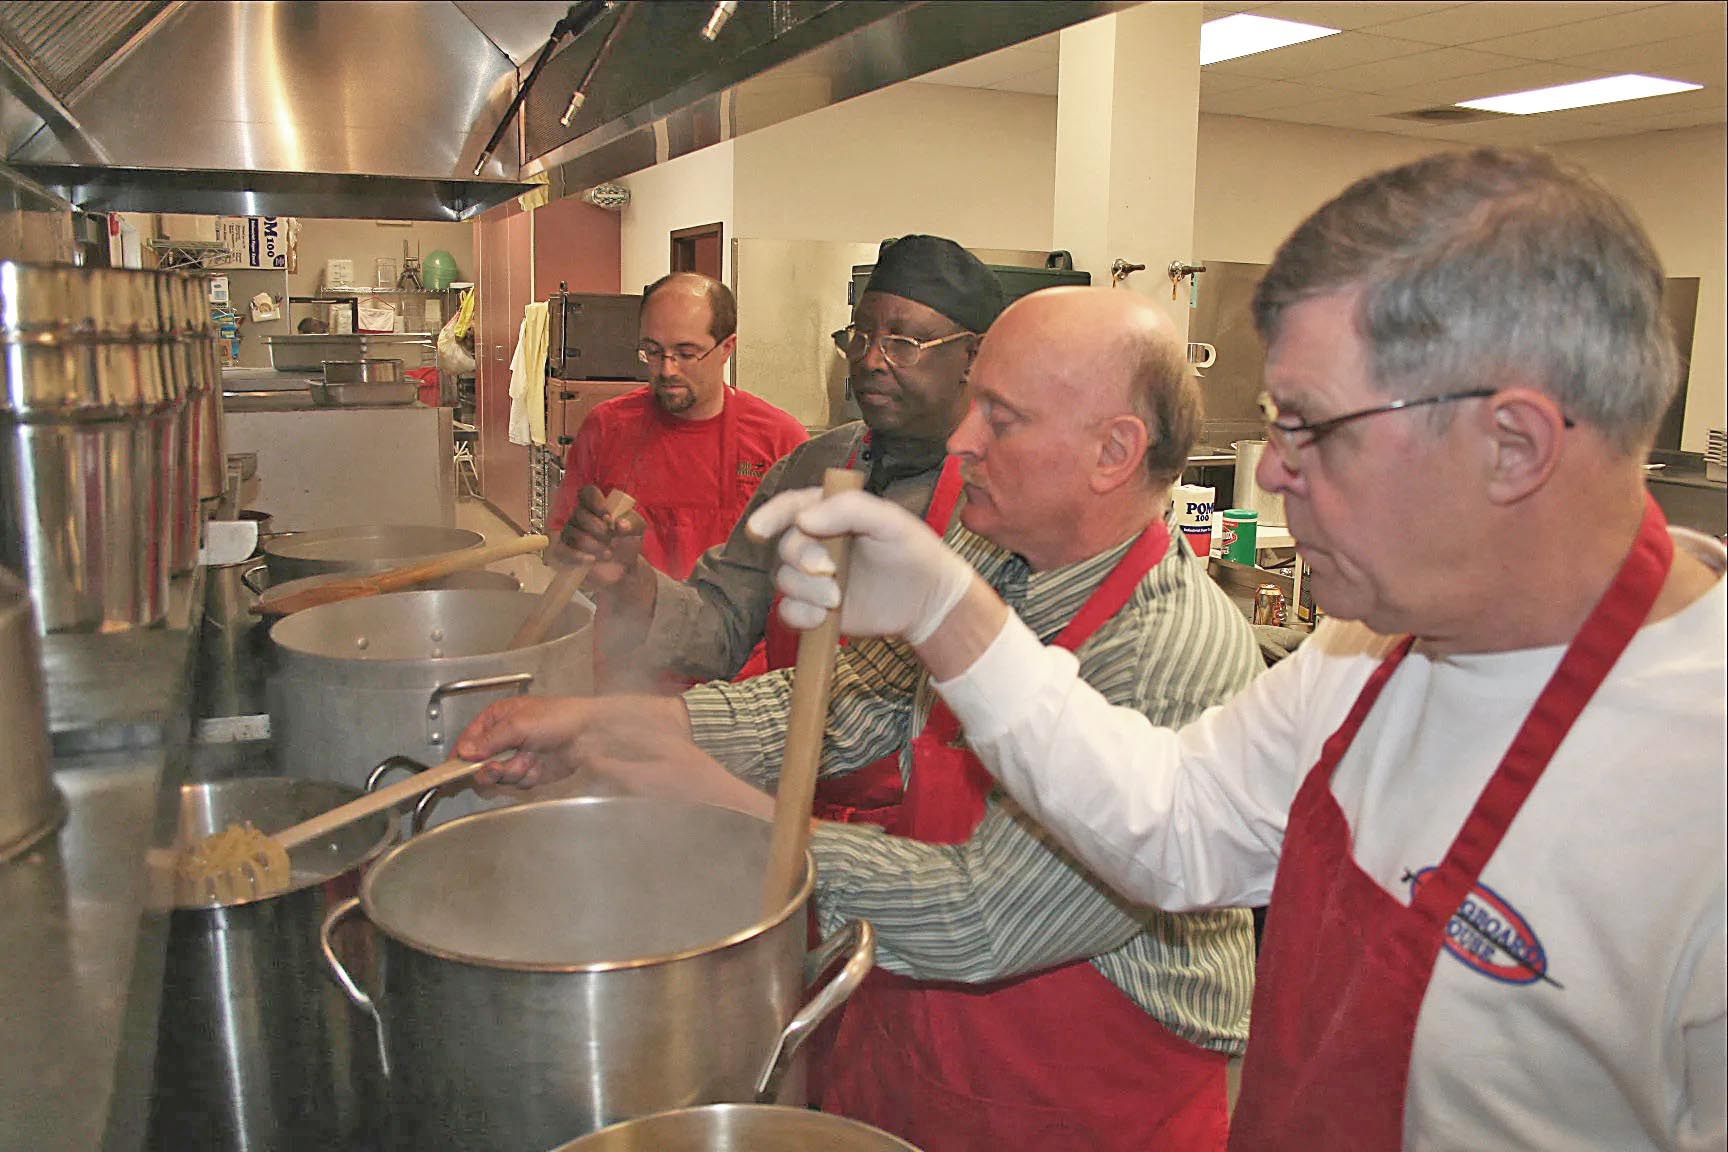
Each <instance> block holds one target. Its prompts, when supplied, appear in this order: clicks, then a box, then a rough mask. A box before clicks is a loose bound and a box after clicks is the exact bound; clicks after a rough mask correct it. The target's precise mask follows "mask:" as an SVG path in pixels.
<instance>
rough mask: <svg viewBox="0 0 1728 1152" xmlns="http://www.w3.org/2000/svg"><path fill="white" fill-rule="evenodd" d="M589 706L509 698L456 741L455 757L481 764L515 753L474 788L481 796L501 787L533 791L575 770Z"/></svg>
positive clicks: (483, 773)
mask: <svg viewBox="0 0 1728 1152" xmlns="http://www.w3.org/2000/svg"><path fill="white" fill-rule="evenodd" d="M593 707H594V701H591V700H577V699H571V698H568V697H557V696H512V697H510V698H509V699H508V700H500V701H498V702H497V703H496V704H492V705H490V706H489V707H488V708H487V709H486V710H485V711H484V712H482V713H480V715H478V716H476V717H475V718H474V722H473V723H472V724H470V725H468V727H467V728H466V729H464V730H463V732H462V735H461V736H459V737H457V739H456V755H458V756H460V757H462V758H463V759H464V760H470V761H472V760H485V759H489V758H490V757H493V756H498V755H501V754H502V753H505V752H508V751H509V750H510V749H512V748H514V749H515V750H516V755H514V756H512V757H510V759H508V760H502V761H498V762H496V763H491V764H488V765H486V767H484V768H482V769H480V771H479V772H478V773H477V774H476V775H475V777H474V781H473V786H474V789H475V791H477V792H480V793H481V795H487V794H489V793H490V791H491V790H492V789H493V788H494V787H496V786H498V785H502V786H504V787H508V788H533V787H535V786H536V785H539V784H546V783H549V782H551V781H553V780H562V779H563V778H564V777H566V776H568V775H570V774H571V773H572V772H574V771H575V770H576V767H577V762H576V757H575V755H574V752H575V747H576V741H577V739H578V738H579V737H580V736H581V735H582V732H583V730H584V728H586V727H587V725H588V723H589V721H590V720H591V718H592V717H591V712H592V710H593Z"/></svg>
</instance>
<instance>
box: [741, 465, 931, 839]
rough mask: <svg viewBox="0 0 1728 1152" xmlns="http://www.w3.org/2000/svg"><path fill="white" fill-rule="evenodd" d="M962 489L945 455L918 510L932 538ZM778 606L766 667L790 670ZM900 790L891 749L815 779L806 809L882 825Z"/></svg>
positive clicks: (794, 654) (794, 643)
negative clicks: (932, 488)
mask: <svg viewBox="0 0 1728 1152" xmlns="http://www.w3.org/2000/svg"><path fill="white" fill-rule="evenodd" d="M868 441H869V433H865V442H866V443H868ZM857 460H858V453H857V451H856V450H854V451H853V453H852V455H851V457H850V458H849V459H848V460H847V461H846V467H847V468H851V467H852V466H853V465H854V464H856V463H857ZM962 487H964V484H963V482H962V481H961V478H960V458H959V457H958V456H950V457H948V459H947V460H945V461H943V463H942V474H941V475H940V476H939V477H937V480H936V491H935V494H934V495H932V496H931V498H930V507H929V508H928V509H926V510H925V512H924V523H926V524H928V525H930V527H931V528H932V529H933V530H934V531H935V532H936V534H937V535H938V536H941V535H944V534H945V533H947V531H948V522H949V521H950V520H952V519H953V518H954V508H955V505H957V504H958V503H959V502H960V489H961V488H962ZM779 605H780V598H779V597H778V596H776V597H775V598H774V605H773V607H772V608H770V609H769V613H768V630H767V635H766V648H767V654H768V668H769V669H770V670H772V669H775V668H790V667H792V665H793V664H794V663H796V662H797V659H798V636H799V633H798V631H797V630H796V629H793V628H789V627H787V626H786V624H785V623H784V622H782V621H781V619H780V611H779ZM904 790H905V783H904V781H903V780H902V779H901V776H900V756H899V754H898V753H895V754H893V755H891V756H884V757H882V758H881V759H880V760H875V761H872V762H871V763H869V764H866V765H864V767H862V768H859V769H858V770H856V771H854V772H848V773H847V774H846V775H844V776H836V777H832V778H830V779H827V780H819V781H817V783H816V798H815V803H814V804H813V806H812V810H811V812H812V815H814V816H815V817H816V819H818V820H838V821H841V822H842V823H846V824H876V825H879V826H881V827H883V828H886V827H888V826H889V822H890V821H892V820H893V819H894V813H895V812H896V811H898V808H899V804H900V797H901V795H902V794H903V792H904Z"/></svg>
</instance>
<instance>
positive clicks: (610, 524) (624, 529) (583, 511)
mask: <svg viewBox="0 0 1728 1152" xmlns="http://www.w3.org/2000/svg"><path fill="white" fill-rule="evenodd" d="M645 531H647V521H646V520H644V519H643V518H642V517H641V516H639V515H638V514H636V513H635V512H626V513H625V514H624V515H622V516H616V517H614V516H609V515H607V514H606V497H605V494H604V493H602V492H601V491H600V489H598V488H596V487H594V485H592V484H590V485H588V486H587V487H586V488H583V489H582V491H581V492H579V493H578V494H577V498H576V507H575V509H574V510H573V511H572V512H571V513H570V519H569V520H568V521H566V522H565V524H564V530H563V532H562V533H560V534H559V537H558V543H559V545H560V547H559V548H558V549H555V550H554V551H553V552H552V558H553V559H554V560H557V561H561V562H563V563H565V564H570V563H574V562H575V560H576V558H577V557H579V556H592V557H594V568H593V570H592V571H591V572H590V573H589V575H588V583H589V585H590V586H592V587H596V588H610V587H611V586H613V585H614V584H617V583H619V582H620V581H621V580H623V579H624V578H625V577H626V576H627V575H628V574H629V573H630V571H631V570H632V569H633V568H635V567H636V562H637V558H638V557H640V556H641V554H642V534H643V533H644V532H645Z"/></svg>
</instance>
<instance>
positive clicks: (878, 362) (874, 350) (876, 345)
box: [858, 336, 891, 372]
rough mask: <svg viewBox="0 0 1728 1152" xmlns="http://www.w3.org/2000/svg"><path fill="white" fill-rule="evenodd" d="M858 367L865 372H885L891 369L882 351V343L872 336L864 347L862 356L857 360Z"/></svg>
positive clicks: (885, 354) (886, 355)
mask: <svg viewBox="0 0 1728 1152" xmlns="http://www.w3.org/2000/svg"><path fill="white" fill-rule="evenodd" d="M858 367H860V368H862V369H863V370H864V371H866V372H887V371H889V369H890V368H891V365H890V364H889V363H888V354H887V353H886V352H883V351H882V341H881V339H880V338H879V337H875V336H872V337H871V338H870V342H869V343H868V344H866V345H864V355H863V356H860V357H859V358H858Z"/></svg>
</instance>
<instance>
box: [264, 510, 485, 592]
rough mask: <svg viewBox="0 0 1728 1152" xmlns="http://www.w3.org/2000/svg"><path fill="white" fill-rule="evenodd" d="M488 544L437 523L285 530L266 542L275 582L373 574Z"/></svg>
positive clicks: (462, 530)
mask: <svg viewBox="0 0 1728 1152" xmlns="http://www.w3.org/2000/svg"><path fill="white" fill-rule="evenodd" d="M485 542H486V539H485V537H483V536H481V535H480V533H478V532H470V531H468V530H467V529H466V528H444V527H439V526H432V525H414V524H398V525H388V526H381V525H363V526H359V527H353V528H320V529H317V530H315V531H311V532H284V533H282V534H281V535H279V536H276V537H274V538H273V539H271V540H268V541H266V542H265V544H264V549H263V551H264V563H265V564H266V565H267V566H268V568H269V570H270V583H271V585H272V586H275V585H278V584H286V583H287V582H288V581H290V580H298V579H300V578H301V577H303V576H323V575H326V574H328V573H331V572H347V573H351V574H352V573H370V572H382V571H384V570H385V569H387V568H398V567H401V566H402V565H404V564H412V563H413V562H414V561H416V560H425V559H428V558H430V557H433V556H438V555H441V554H442V553H445V552H456V551H459V550H461V549H463V548H478V547H480V546H481V545H482V544H484V543H485Z"/></svg>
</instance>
